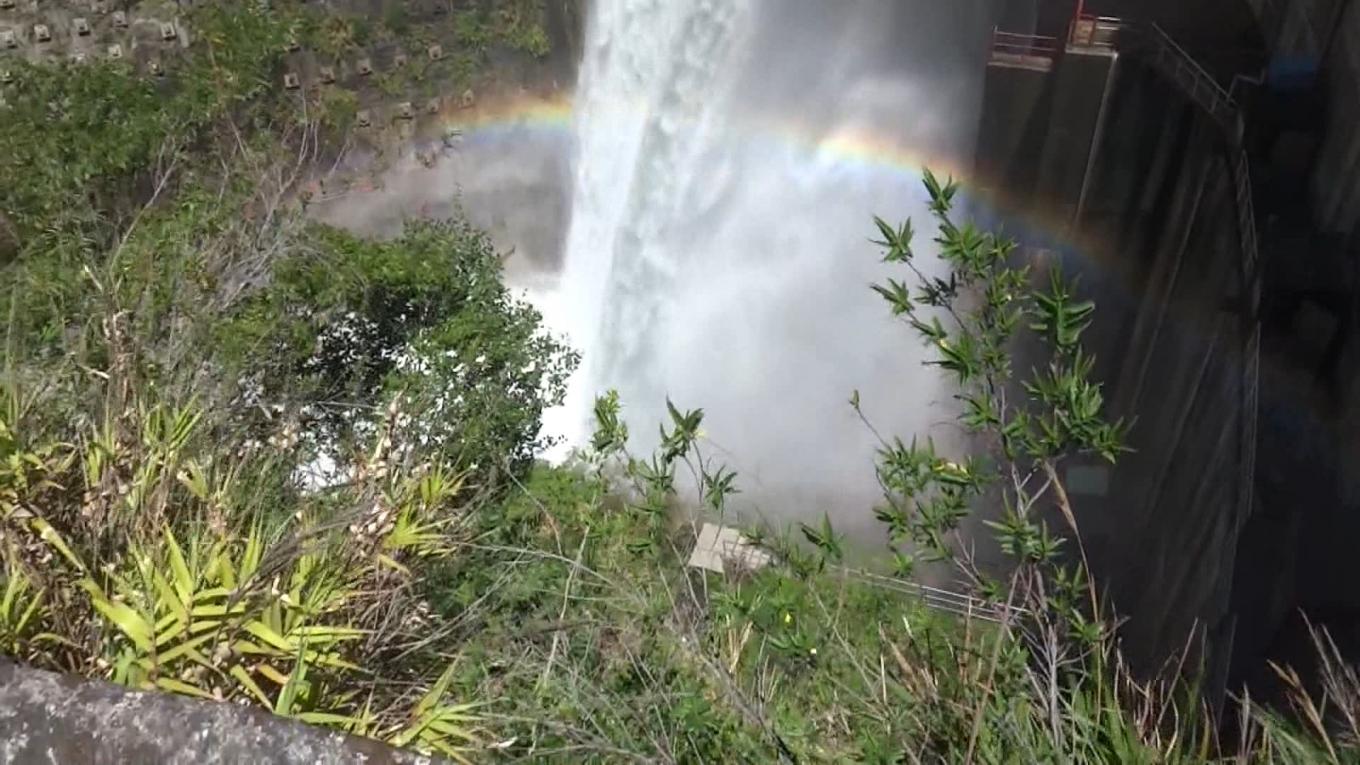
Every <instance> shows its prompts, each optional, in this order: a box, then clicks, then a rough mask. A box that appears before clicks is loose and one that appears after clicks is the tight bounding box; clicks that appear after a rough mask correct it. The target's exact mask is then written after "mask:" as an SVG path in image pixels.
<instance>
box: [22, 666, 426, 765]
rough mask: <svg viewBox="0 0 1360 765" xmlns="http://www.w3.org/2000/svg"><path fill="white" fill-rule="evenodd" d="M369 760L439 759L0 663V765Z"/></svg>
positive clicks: (410, 763)
mask: <svg viewBox="0 0 1360 765" xmlns="http://www.w3.org/2000/svg"><path fill="white" fill-rule="evenodd" d="M37 762H53V763H63V765H84V764H86V763H99V764H101V765H102V764H103V763H109V765H113V764H114V763H132V762H135V763H173V764H174V765H178V764H179V763H184V764H185V765H189V763H204V764H205V765H211V764H213V763H224V764H225V763H264V762H268V763H297V765H312V763H371V764H372V765H415V764H416V763H432V762H435V761H434V760H432V759H430V758H428V757H422V756H419V755H416V754H412V753H409V752H402V751H399V750H396V749H393V748H391V747H388V746H386V745H384V744H382V743H380V742H377V741H372V740H370V739H364V738H358V737H356V736H349V735H345V734H343V733H338V732H335V731H328V730H325V729H323V728H314V727H312V726H310V725H305V724H303V723H300V722H296V721H293V720H287V719H284V718H281V717H275V716H273V715H270V714H269V713H267V712H264V711H261V710H258V709H253V708H250V707H244V706H238V705H234V704H226V703H215V702H210V701H199V700H196V699H190V698H187V697H183V696H173V695H170V694H166V693H155V692H141V691H130V690H128V689H126V688H123V687H121V686H117V685H113V684H111V683H105V682H100V681H93V680H85V679H83V678H78V677H73V676H68V675H58V674H55V673H52V672H44V671H41V670H36V669H31V668H29V667H24V666H21V665H18V664H15V663H13V662H11V661H8V660H6V659H0V765H9V764H10V763H16V764H18V763H37Z"/></svg>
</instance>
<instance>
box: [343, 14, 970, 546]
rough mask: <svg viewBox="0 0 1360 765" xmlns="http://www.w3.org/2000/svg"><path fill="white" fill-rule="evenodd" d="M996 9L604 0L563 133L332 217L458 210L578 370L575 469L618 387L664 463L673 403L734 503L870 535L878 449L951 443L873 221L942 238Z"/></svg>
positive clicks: (553, 431) (565, 435)
mask: <svg viewBox="0 0 1360 765" xmlns="http://www.w3.org/2000/svg"><path fill="white" fill-rule="evenodd" d="M995 5H996V4H995V3H993V2H990V1H989V0H951V1H950V2H941V1H940V0H911V1H910V2H891V3H890V2H876V1H872V0H862V1H860V2H835V3H831V2H824V1H822V0H760V1H759V2H747V1H746V0H692V1H691V2H686V3H676V2H655V1H654V0H645V1H644V0H597V2H595V3H594V4H593V8H592V17H591V19H590V21H589V27H588V29H587V34H586V45H585V52H584V56H583V61H582V62H581V68H580V71H581V74H580V81H579V82H578V84H577V87H576V92H575V94H574V96H573V99H572V100H573V105H574V117H573V124H572V125H571V127H570V129H569V130H568V131H564V132H558V131H552V130H545V129H542V128H539V127H535V126H532V125H524V126H521V127H520V128H510V129H499V130H497V132H496V134H495V136H494V139H491V138H488V137H486V136H479V135H477V134H470V135H468V136H465V137H463V138H462V139H461V140H460V142H458V143H456V144H455V145H452V146H442V147H438V149H439V151H440V153H441V157H440V160H439V162H438V163H436V164H435V165H434V166H433V167H430V168H427V167H424V166H423V165H422V164H421V163H419V162H416V161H415V160H414V159H413V158H411V157H407V158H405V159H401V160H398V161H396V162H395V163H394V164H393V165H392V166H391V167H390V168H389V169H388V170H387V171H386V172H385V173H384V174H383V175H382V177H381V180H380V186H381V188H380V189H379V190H377V191H375V192H371V193H367V194H361V195H354V196H352V197H351V198H347V199H342V200H336V201H334V202H331V203H328V204H326V205H322V206H320V207H319V208H318V211H317V215H318V217H320V218H322V219H324V220H327V221H331V222H334V223H337V224H340V225H345V226H349V227H351V228H358V229H360V230H365V231H368V232H370V233H393V232H395V231H396V230H398V229H399V227H400V225H401V221H402V220H404V219H405V218H409V217H414V216H421V217H427V216H434V217H438V216H444V215H449V214H453V213H454V212H455V211H461V212H462V213H463V214H466V215H467V216H468V217H469V218H470V219H471V220H472V222H473V223H475V224H477V225H479V226H482V227H484V228H486V229H488V230H489V231H490V232H491V234H492V236H493V238H494V239H495V241H496V242H497V244H498V246H500V247H501V248H502V249H503V250H506V251H512V252H513V255H512V256H511V257H509V258H508V260H507V278H508V280H509V281H510V283H511V285H512V286H513V287H515V288H517V289H519V290H523V291H524V294H525V296H526V297H527V298H528V299H530V300H531V301H532V302H534V303H535V304H536V305H538V306H539V308H540V309H541V310H542V312H543V313H544V314H545V317H546V319H547V323H548V324H549V327H550V328H551V330H552V331H554V332H558V333H561V334H564V335H565V336H566V337H567V339H568V341H569V342H570V343H571V344H572V345H573V346H574V347H575V348H577V349H579V350H580V351H581V352H582V354H583V363H582V368H581V370H580V371H579V373H578V374H577V375H576V377H575V379H574V380H573V383H572V388H571V392H570V395H569V397H568V401H567V404H566V405H565V406H563V407H560V408H558V409H556V410H554V411H552V412H549V413H548V415H547V417H546V422H545V433H546V434H548V435H553V436H557V437H560V438H561V439H562V445H561V446H560V447H559V448H558V449H556V450H554V451H553V452H551V453H550V454H548V455H546V456H547V457H549V458H550V459H561V458H562V457H563V456H564V455H565V454H566V453H567V451H568V450H569V449H570V448H571V447H573V446H576V445H580V444H582V443H584V441H585V439H586V437H587V435H588V432H589V430H590V427H591V425H590V422H589V411H590V404H591V402H592V400H593V398H594V396H595V395H597V394H599V393H601V392H603V391H604V390H607V389H617V390H619V392H620V394H621V396H622V398H623V402H624V407H625V416H626V418H627V420H628V422H629V424H630V428H631V432H632V434H633V439H632V443H631V444H630V446H631V447H632V448H633V449H635V450H637V451H640V452H646V451H648V450H650V449H651V448H652V447H653V446H654V444H655V442H656V440H657V426H658V425H659V424H660V423H662V422H663V421H664V420H665V411H666V409H665V404H666V400H667V399H668V398H669V399H670V400H672V401H674V402H675V403H676V404H677V406H680V407H681V408H702V409H704V410H705V412H706V418H705V428H704V430H705V434H706V441H705V444H704V449H705V451H706V453H707V454H709V455H710V456H712V457H714V458H716V459H718V460H721V461H723V462H725V463H726V464H727V465H728V466H729V467H730V468H732V469H734V470H737V471H738V472H739V473H740V477H739V479H738V483H739V485H740V487H741V491H742V494H741V495H740V497H739V502H738V505H739V509H741V510H743V511H745V512H748V513H753V514H760V515H765V516H769V517H771V518H772V519H775V520H780V521H788V520H791V519H802V518H808V517H814V516H819V515H821V514H822V513H823V512H825V513H828V514H830V515H831V516H832V517H833V519H835V520H836V521H837V523H838V525H839V526H840V527H841V528H844V529H849V530H851V531H854V530H856V529H858V528H863V529H868V528H871V527H872V524H873V522H872V507H873V505H874V504H875V502H876V501H877V499H878V497H879V491H878V488H877V484H876V481H875V476H874V454H875V448H876V446H877V444H878V442H877V439H876V437H875V435H874V433H873V432H872V431H871V430H870V429H869V427H868V426H867V425H866V424H865V423H864V422H862V421H861V420H860V419H859V417H858V416H857V415H856V413H855V412H854V410H853V409H852V408H851V407H850V406H849V404H848V400H849V398H850V396H851V394H852V393H853V392H854V391H858V392H859V395H860V400H861V402H862V407H863V410H864V413H865V414H866V415H867V416H868V418H869V419H870V421H871V422H872V424H873V425H874V426H875V427H876V428H877V429H878V430H879V431H880V432H882V433H883V434H885V435H901V436H903V437H904V438H909V437H911V436H912V435H932V436H933V437H935V438H937V439H938V440H940V441H941V442H942V443H945V444H948V443H951V442H953V441H954V440H956V433H955V432H954V431H953V430H951V425H949V423H951V422H952V414H953V412H954V408H953V401H952V397H951V394H950V390H949V389H948V388H947V386H945V385H944V384H943V382H942V381H941V380H940V379H939V378H938V376H936V375H935V374H933V373H931V372H930V371H928V370H927V369H925V368H924V367H923V366H922V364H921V362H922V360H923V358H924V357H923V350H922V348H921V346H920V345H919V342H918V340H917V339H916V337H915V336H914V335H913V334H912V333H911V331H910V330H909V329H908V328H907V327H905V326H904V325H902V324H901V323H899V322H896V321H894V320H893V319H892V318H891V316H890V315H889V312H888V310H887V307H886V306H885V305H884V304H883V303H882V301H881V300H880V299H879V298H877V296H875V295H874V294H873V293H872V292H871V290H870V285H871V284H872V283H873V282H875V281H880V280H882V279H883V278H885V277H886V276H889V275H893V276H898V277H899V278H903V277H904V275H903V274H898V273H895V272H892V271H890V270H889V269H888V268H887V267H886V266H884V265H883V264H882V263H881V262H880V260H879V256H880V253H879V252H878V250H877V248H876V247H875V246H874V245H873V244H872V243H870V241H869V239H870V238H871V237H872V236H873V234H874V229H873V224H872V217H873V216H874V215H881V216H883V217H885V218H887V219H889V220H893V221H900V220H902V219H904V218H907V217H911V218H913V219H914V220H915V222H916V223H917V224H918V229H921V230H923V231H924V232H925V233H923V234H922V235H921V236H920V237H918V239H919V244H920V245H921V246H920V248H919V249H920V251H921V256H922V257H923V258H924V261H923V262H925V263H926V264H927V267H929V266H930V263H931V258H932V253H931V252H930V242H929V239H930V237H929V236H928V235H927V234H928V233H929V231H930V222H929V221H928V220H927V214H926V211H925V208H924V203H923V200H924V192H923V190H922V187H921V183H920V170H921V167H922V166H923V165H929V166H931V168H932V169H934V170H935V171H936V172H937V173H939V174H941V175H945V174H949V173H951V172H957V171H958V169H959V168H964V167H967V166H968V165H969V163H970V153H971V150H972V146H973V143H974V140H975V135H974V133H973V130H974V126H975V125H976V124H977V114H978V110H979V107H980V98H981V87H982V75H983V67H981V66H979V65H978V62H979V61H981V60H983V58H984V56H985V51H986V46H987V44H988V41H989V35H990V31H991V28H992V24H993V23H994V21H995V18H996V8H995Z"/></svg>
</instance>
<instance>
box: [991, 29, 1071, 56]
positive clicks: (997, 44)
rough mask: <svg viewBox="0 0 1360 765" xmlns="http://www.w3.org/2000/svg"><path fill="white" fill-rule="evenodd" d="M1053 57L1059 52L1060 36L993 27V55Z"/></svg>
mask: <svg viewBox="0 0 1360 765" xmlns="http://www.w3.org/2000/svg"><path fill="white" fill-rule="evenodd" d="M998 54H999V55H1002V56H1035V57H1042V58H1053V57H1054V56H1056V55H1057V54H1058V38H1056V37H1051V36H1048V35H1025V34H1017V33H1015V32H1002V31H1001V30H1000V29H999V28H997V27H993V28H992V55H993V56H996V55H998Z"/></svg>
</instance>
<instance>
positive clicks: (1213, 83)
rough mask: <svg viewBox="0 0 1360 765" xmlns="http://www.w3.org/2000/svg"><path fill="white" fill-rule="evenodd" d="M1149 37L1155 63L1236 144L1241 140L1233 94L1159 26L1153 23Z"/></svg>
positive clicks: (1239, 121)
mask: <svg viewBox="0 0 1360 765" xmlns="http://www.w3.org/2000/svg"><path fill="white" fill-rule="evenodd" d="M1148 39H1149V41H1150V42H1151V43H1152V49H1153V52H1152V61H1153V64H1154V65H1155V66H1156V67H1157V68H1158V69H1160V70H1161V71H1162V72H1163V73H1164V74H1165V75H1166V76H1167V77H1168V78H1170V79H1171V81H1172V82H1174V83H1176V85H1178V86H1179V87H1180V89H1181V91H1182V92H1183V93H1185V94H1186V95H1187V96H1189V97H1190V100H1191V101H1194V102H1195V104H1196V105H1198V106H1199V107H1200V108H1201V109H1203V110H1204V111H1205V112H1207V113H1208V115H1209V116H1210V117H1211V118H1212V119H1213V120H1214V121H1215V122H1217V123H1218V124H1219V126H1220V127H1222V128H1223V129H1224V130H1225V131H1227V132H1228V133H1229V138H1230V140H1231V141H1232V143H1233V145H1234V146H1235V145H1237V144H1240V143H1241V139H1242V132H1241V131H1242V127H1241V115H1240V112H1239V110H1238V108H1237V102H1236V101H1234V100H1233V97H1232V94H1230V93H1229V92H1228V91H1227V90H1226V89H1225V88H1224V87H1223V86H1222V85H1220V84H1219V83H1218V80H1216V79H1214V76H1213V75H1211V74H1209V72H1208V71H1207V70H1206V69H1205V68H1204V67H1203V66H1201V65H1200V63H1199V62H1198V61H1196V60H1195V58H1194V57H1193V56H1191V55H1190V54H1189V53H1187V52H1186V51H1185V49H1184V48H1182V47H1181V46H1180V45H1178V44H1177V43H1176V41H1175V40H1173V39H1171V35H1169V34H1167V33H1166V30H1164V29H1162V28H1161V27H1160V26H1158V25H1156V24H1153V25H1152V26H1151V28H1150V31H1149V33H1148Z"/></svg>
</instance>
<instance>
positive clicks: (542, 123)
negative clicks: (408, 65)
mask: <svg viewBox="0 0 1360 765" xmlns="http://www.w3.org/2000/svg"><path fill="white" fill-rule="evenodd" d="M574 115H575V112H574V109H573V103H572V100H571V98H570V97H569V96H567V95H565V94H560V93H559V94H551V95H545V94H531V93H523V94H519V95H515V96H510V97H500V98H491V99H487V100H486V101H484V102H480V103H478V104H477V105H476V106H474V107H471V108H459V107H457V106H456V105H446V106H445V108H444V109H443V110H442V111H441V112H440V114H439V117H438V119H437V123H438V128H439V134H440V136H441V137H442V136H443V135H446V134H447V133H448V132H450V131H455V130H456V131H459V132H460V133H461V134H462V136H463V140H466V141H470V142H472V143H474V144H476V143H480V142H497V141H503V140H514V139H515V138H521V137H523V136H524V134H525V132H526V131H527V132H529V133H531V134H537V135H540V136H542V135H547V136H551V137H553V138H555V139H560V140H568V139H569V138H570V136H571V129H572V125H573V121H574ZM740 132H742V133H743V134H744V135H745V136H746V137H747V138H748V139H750V140H753V141H768V142H773V143H774V144H777V145H780V146H782V147H784V148H785V149H787V150H790V151H793V152H797V153H800V154H803V155H805V156H807V157H809V158H810V159H813V160H818V161H823V162H831V163H833V164H835V165H838V166H841V167H844V168H846V169H848V170H852V171H854V170H858V171H861V172H886V173H890V174H893V175H896V176H898V177H900V178H901V179H903V180H904V181H907V182H910V183H913V184H915V183H919V180H920V177H921V172H922V170H923V168H927V167H928V168H930V169H931V171H933V172H934V173H935V174H936V175H938V176H940V177H942V178H943V177H950V178H954V179H956V180H958V181H959V182H960V184H961V185H962V186H963V188H964V190H965V191H966V192H967V194H968V196H969V200H970V202H971V203H972V204H973V205H975V206H978V207H977V209H978V211H979V212H980V213H982V214H984V215H986V216H988V217H989V218H991V219H1000V218H1002V217H1005V216H1001V215H998V214H997V212H998V211H999V210H1000V209H1001V207H1002V206H1001V204H1000V200H999V199H997V198H996V197H995V196H994V194H993V193H992V192H991V191H989V190H988V189H986V188H984V187H983V186H981V185H980V184H977V183H974V182H970V178H969V176H970V173H969V172H968V171H967V169H966V168H964V167H963V166H962V164H961V163H960V162H959V160H958V159H956V158H951V157H946V156H942V155H928V154H923V153H920V152H918V151H914V150H912V149H910V148H908V147H906V146H904V145H903V144H902V143H901V142H900V141H899V140H897V139H896V138H894V137H893V136H891V135H889V134H887V133H885V132H876V131H868V130H850V131H836V132H834V133H832V134H830V135H826V134H824V133H819V132H816V131H814V130H812V129H811V128H809V127H807V126H805V125H801V124H799V123H797V122H796V121H794V120H783V121H771V120H744V129H742V130H741V131H740ZM1022 222H1023V223H1024V224H1025V225H1026V227H1027V228H1031V229H1032V230H1034V231H1037V232H1039V233H1041V234H1042V235H1044V238H1054V239H1061V238H1063V237H1062V235H1059V234H1058V232H1064V231H1066V230H1067V226H1066V225H1065V224H1064V223H1063V222H1062V221H1060V220H1058V219H1056V218H1054V219H1044V218H1043V216H1038V217H1036V216H1034V215H1032V214H1031V215H1029V216H1027V217H1026V219H1025V220H1024V221H1022ZM1081 244H1082V245H1083V247H1082V248H1081V249H1083V250H1088V249H1090V250H1093V251H1094V250H1099V249H1101V248H1100V247H1099V246H1098V243H1095V242H1082V243H1081Z"/></svg>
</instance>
